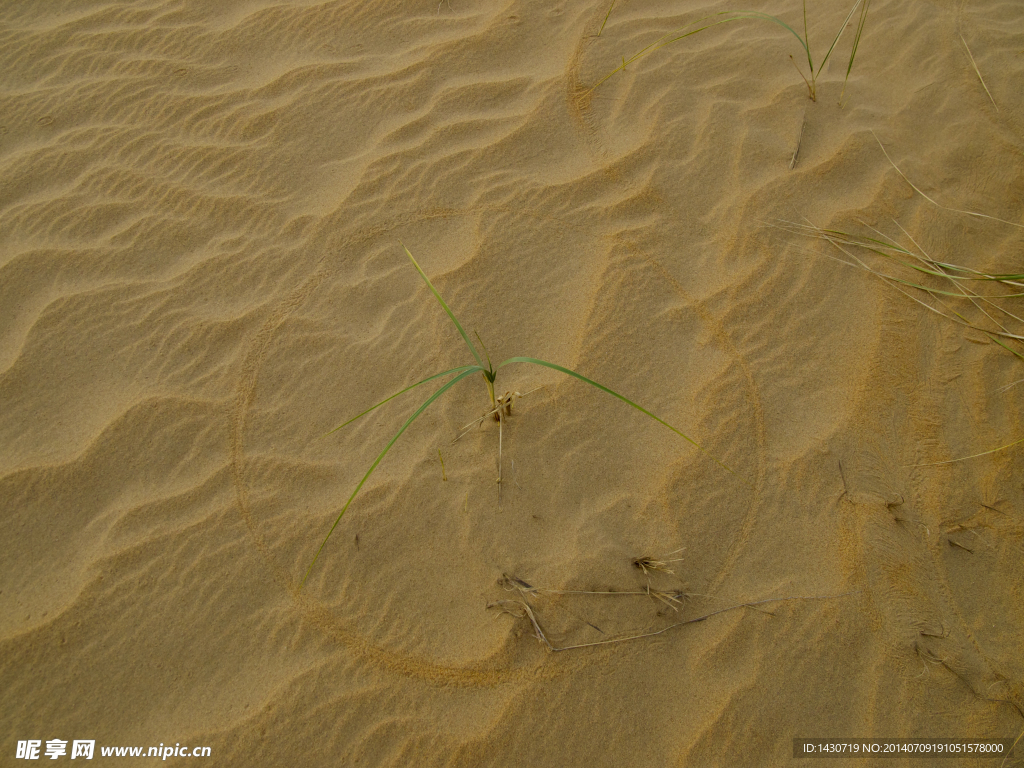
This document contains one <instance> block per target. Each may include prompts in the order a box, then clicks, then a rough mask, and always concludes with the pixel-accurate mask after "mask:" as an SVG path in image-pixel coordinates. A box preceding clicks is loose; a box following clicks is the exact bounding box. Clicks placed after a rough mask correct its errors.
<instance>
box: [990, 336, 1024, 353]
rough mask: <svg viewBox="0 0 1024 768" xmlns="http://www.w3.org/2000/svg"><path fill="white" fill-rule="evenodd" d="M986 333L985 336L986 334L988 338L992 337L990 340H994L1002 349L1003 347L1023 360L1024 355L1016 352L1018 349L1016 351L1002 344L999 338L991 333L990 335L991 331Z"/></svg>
mask: <svg viewBox="0 0 1024 768" xmlns="http://www.w3.org/2000/svg"><path fill="white" fill-rule="evenodd" d="M986 335H987V336H988V337H989V338H990V339H992V341H994V342H995V343H996V344H998V345H999V346H1000V347H1002V348H1003V349H1005V350H1006V351H1007V352H1009V353H1010V354H1011V355H1016V356H1017V357H1019V358H1020V359H1021V360H1024V355H1022V354H1021V353H1020V352H1018V351H1017V350H1016V349H1012V348H1011V347H1008V346H1006V345H1005V344H1003V342H1001V341H1000V340H999V339H997V338H996V337H995V336H993V335H992V334H991V333H989V334H986Z"/></svg>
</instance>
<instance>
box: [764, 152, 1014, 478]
mask: <svg viewBox="0 0 1024 768" xmlns="http://www.w3.org/2000/svg"><path fill="white" fill-rule="evenodd" d="M897 170H899V169H897ZM915 189H916V187H915ZM922 194H923V193H922ZM929 199H930V198H929ZM964 213H971V212H969V211H965V212H964ZM972 215H977V214H972ZM987 218H991V217H987ZM894 223H895V222H894ZM1007 223H1012V222H1007ZM896 226H897V227H898V228H899V229H900V231H901V232H902V233H903V235H904V236H905V237H906V238H907V240H908V241H909V242H910V243H911V244H912V247H909V246H903V245H900V244H899V243H897V242H896V241H895V240H893V239H891V238H889V237H888V236H886V235H885V234H883V233H881V232H879V231H878V230H877V229H875V228H874V227H871V228H870V229H871V230H872V231H873V232H874V235H876V236H864V235H854V234H850V233H848V232H844V231H841V230H836V229H822V228H821V227H816V226H814V225H812V224H797V223H793V222H782V223H781V224H780V227H781V228H782V229H784V230H786V231H788V232H791V233H793V234H798V235H806V236H809V237H814V238H818V239H821V240H824V241H826V242H828V243H829V244H831V245H832V246H833V247H835V248H836V249H837V250H838V251H839V252H840V253H842V254H843V256H845V258H838V259H837V260H838V261H840V262H842V263H844V264H847V265H849V266H852V267H855V268H858V269H861V270H864V271H865V272H868V273H870V274H872V275H874V276H875V277H877V278H879V279H880V280H882V281H883V282H885V283H887V284H888V285H890V286H892V287H893V288H895V289H896V290H898V291H900V292H901V293H903V294H904V295H905V296H907V297H908V298H910V299H911V300H913V301H915V302H917V303H918V304H920V305H921V306H923V307H925V308H926V309H928V310H930V311H932V312H934V313H936V314H938V315H941V316H942V317H945V318H946V319H947V320H951V321H952V322H955V323H957V324H959V325H962V326H964V327H966V328H971V329H973V330H975V331H977V332H980V333H982V334H984V335H985V336H987V337H988V338H989V340H990V341H992V342H994V343H996V344H998V345H999V346H1000V347H1002V348H1003V349H1005V350H1006V351H1007V352H1009V353H1010V354H1012V355H1014V356H1015V357H1017V358H1018V359H1019V360H1020V361H1021V362H1024V311H1022V310H1021V309H1020V308H1017V307H1016V306H1014V305H1013V303H1014V302H1016V303H1020V301H1021V300H1022V299H1024V273H1021V272H1009V273H997V272H983V271H980V270H976V269H972V268H970V267H964V266H959V265H956V264H951V263H949V262H946V261H939V260H938V259H934V258H932V257H931V256H929V255H928V254H927V253H926V252H925V250H924V249H923V248H922V247H921V245H920V244H919V243H918V242H917V241H916V240H915V239H914V238H913V236H911V234H910V233H909V232H907V231H906V230H905V229H904V228H903V227H901V226H900V225H899V224H898V223H897V224H896ZM858 253H859V254H863V255H864V256H865V257H866V256H867V254H874V257H880V258H881V259H882V261H880V262H876V263H869V262H868V261H866V260H865V258H861V256H860V255H858ZM882 265H888V266H884V267H883V266H882ZM1016 383H1019V382H1016ZM1020 443H1024V438H1021V439H1019V440H1014V441H1013V442H1010V443H1007V444H1006V445H1001V446H999V447H998V448H993V449H991V450H987V451H983V452H981V453H976V454H973V455H971V456H964V457H962V458H959V459H951V460H949V461H938V462H933V463H931V464H926V465H921V466H934V465H938V464H951V463H953V462H956V461H966V460H968V459H975V458H978V457H979V456H987V455H989V454H992V453H997V452H999V451H1003V450H1006V449H1007V448H1012V447H1013V446H1015V445H1019V444H1020Z"/></svg>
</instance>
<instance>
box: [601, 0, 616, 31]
mask: <svg viewBox="0 0 1024 768" xmlns="http://www.w3.org/2000/svg"><path fill="white" fill-rule="evenodd" d="M614 7H615V0H612V4H611V5H609V6H608V13H606V14H605V15H604V21H602V22H601V28H600V29H599V30H598V31H597V36H598V37H600V36H601V33H602V32H604V25H605V24H607V23H608V17H609V16H611V15H612V8H614Z"/></svg>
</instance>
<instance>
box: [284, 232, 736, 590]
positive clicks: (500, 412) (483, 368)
mask: <svg viewBox="0 0 1024 768" xmlns="http://www.w3.org/2000/svg"><path fill="white" fill-rule="evenodd" d="M402 248H403V249H405V253H406V255H407V256H408V257H409V261H411V262H412V265H413V266H414V267H415V268H416V271H417V272H419V273H420V277H422V278H423V281H424V282H425V283H426V284H427V287H428V288H430V291H431V293H433V294H434V297H435V298H436V299H437V301H438V303H440V305H441V306H442V307H443V308H444V311H445V312H447V313H448V317H450V318H451V320H452V323H454V324H455V327H456V328H457V329H458V331H459V335H461V336H462V339H463V341H465V342H466V346H467V347H468V348H469V352H470V354H471V355H472V356H473V360H474V361H475V362H474V363H472V364H470V365H463V366H459V367H458V368H451V369H449V370H447V371H442V372H441V373H435V374H434V375H433V376H428V377H427V378H425V379H422V380H421V381H418V382H416V383H415V384H413V385H411V386H408V387H406V388H405V389H403V390H401V391H400V392H396V393H395V394H393V395H391V397H387V398H385V399H384V400H381V401H380V402H379V403H377V404H376V405H374V406H371V407H370V408H367V409H366V410H365V411H363V412H362V413H360V414H358V415H357V416H354V417H353V418H351V419H349V420H348V421H346V422H345V423H344V424H341V425H340V426H338V427H335V428H334V429H332V430H331V431H330V432H328V433H327V434H332V433H334V432H337V431H338V430H339V429H341V428H342V427H345V426H347V425H349V424H351V423H352V422H353V421H356V420H357V419H359V418H361V417H362V416H365V415H366V414H368V413H370V412H371V411H373V410H375V409H377V408H379V407H380V406H382V405H384V404H385V403H387V402H390V401H391V400H394V399H395V398H396V397H398V396H399V395H402V394H404V393H406V392H408V391H409V390H411V389H415V388H416V387H418V386H420V385H422V384H426V383H427V382H429V381H434V380H435V379H440V378H443V377H445V376H450V377H452V378H450V379H449V380H448V381H447V382H446V383H445V384H444V385H443V386H441V388H440V389H438V390H437V391H436V392H434V394H432V395H431V396H430V397H428V398H427V399H426V400H425V401H423V403H422V404H421V405H420V406H419V407H418V408H417V409H416V410H415V411H413V413H412V415H411V416H410V417H409V418H408V419H406V421H405V423H404V424H402V427H401V429H399V430H398V432H397V433H396V434H395V436H394V437H392V438H391V440H390V441H389V442H388V444H387V445H386V446H384V450H382V451H381V452H380V454H378V456H377V458H376V459H374V461H373V464H371V465H370V468H369V469H368V470H367V472H366V474H365V475H363V477H362V479H361V480H360V481H359V483H358V485H356V487H355V490H354V491H352V495H351V496H349V498H348V501H346V502H345V506H343V507H342V508H341V512H339V513H338V516H337V518H336V519H335V520H334V524H333V525H332V526H331V528H330V530H329V531H328V532H327V535H326V536H325V537H324V540H323V542H321V544H320V548H319V549H318V550H317V552H316V555H315V556H314V557H313V561H312V562H311V563H310V564H309V568H308V570H307V571H306V575H305V576H303V578H302V585H304V584H305V583H306V579H308V578H309V574H310V573H311V572H312V571H313V566H314V565H316V561H317V559H318V558H319V557H320V553H321V552H323V549H324V547H325V546H326V544H327V540H328V539H330V537H331V534H332V533H334V529H335V528H337V527H338V523H340V522H341V518H342V517H343V516H344V514H345V512H346V511H347V510H348V508H349V507H350V506H351V505H352V501H353V500H354V499H355V497H356V495H357V494H358V493H359V491H360V489H361V488H362V487H363V485H364V484H365V483H366V481H367V480H368V479H369V478H370V475H372V474H373V472H374V470H375V469H377V465H379V464H380V462H381V460H382V459H383V458H384V457H385V456H386V455H387V453H388V451H390V450H391V447H392V446H393V445H394V444H395V442H396V441H397V440H398V438H399V437H401V436H402V434H403V433H404V432H405V430H406V429H408V428H409V425H410V424H412V423H413V422H414V421H415V420H416V419H417V418H418V417H419V415H420V414H421V413H423V412H424V411H425V410H426V409H427V408H428V407H429V406H430V404H431V403H433V402H434V401H435V400H437V399H438V398H439V397H441V395H443V394H444V393H445V392H447V391H448V390H449V389H451V388H452V387H454V386H455V385H456V384H458V383H459V382H460V381H462V380H463V379H465V378H468V377H470V376H472V375H474V374H477V373H479V374H480V375H481V377H482V378H483V380H484V383H485V384H486V386H487V394H488V397H489V398H490V401H491V411H490V412H489V413H488V414H485V416H484V418H486V416H489V415H493V416H494V418H495V420H497V421H498V424H499V428H500V425H501V423H502V421H503V420H504V418H506V417H507V416H509V415H511V412H512V402H513V400H514V398H515V396H519V393H518V392H515V393H506V394H505V395H502V396H501V397H496V396H495V394H494V381H495V379H496V378H497V375H498V371H499V370H501V369H502V368H504V367H505V366H506V365H512V364H514V363H529V364H531V365H539V366H543V367H545V368H551V369H552V370H555V371H559V372H561V373H564V374H567V375H569V376H572V377H574V378H576V379H579V380H580V381H582V382H585V383H586V384H589V385H590V386H592V387H596V388H597V389H600V390H601V391H602V392H607V393H608V394H609V395H611V396H613V397H616V398H618V399H619V400H621V401H622V402H624V403H626V404H627V405H630V406H632V407H633V408H635V409H636V410H638V411H640V412H641V413H643V414H645V415H646V416H649V417H650V418H652V419H654V420H655V421H657V422H658V423H659V424H663V425H664V426H666V427H668V428H669V429H671V430H672V431H673V432H675V433H676V434H677V435H679V436H680V437H682V438H683V439H684V440H686V441H687V442H688V443H690V444H691V445H693V446H694V447H695V448H697V449H698V450H700V451H701V452H703V453H707V452H706V451H704V449H703V448H701V446H699V445H698V444H697V443H696V442H694V441H693V440H692V439H691V438H689V437H687V436H686V435H684V434H683V433H682V432H680V431H679V430H678V429H676V428H675V427H673V426H672V425H671V424H669V423H668V422H666V421H663V420H662V419H660V418H658V417H657V416H655V415H654V414H653V413H651V412H650V411H648V410H647V409H645V408H643V407H642V406H640V405H637V404H636V403H635V402H633V401H632V400H630V399H629V398H627V397H624V396H623V395H620V394H619V393H618V392H616V391H615V390H613V389H609V388H608V387H606V386H604V385H603V384H599V383H598V382H596V381H594V380H593V379H588V378H587V377H586V376H584V375H582V374H580V373H577V372H576V371H573V370H570V369H569V368H565V367H563V366H561V365H557V364H555V363H549V362H547V361H546V360H539V359H537V358H535V357H510V358H509V359H508V360H505V361H504V362H502V363H499V364H498V365H492V364H491V359H490V356H489V355H488V354H487V349H486V348H485V347H484V344H483V341H482V340H481V339H480V337H479V335H477V340H478V341H480V351H482V352H483V355H482V356H481V354H480V351H478V350H477V348H476V346H475V345H474V344H473V342H472V341H471V340H470V338H469V335H468V334H467V333H466V331H465V329H464V328H463V327H462V324H461V323H460V322H459V320H458V318H456V317H455V314H454V313H453V312H452V310H451V308H450V307H449V306H448V304H447V303H445V300H444V299H443V298H441V294H440V293H438V292H437V289H436V288H435V287H434V284H433V283H431V282H430V278H429V277H427V274H426V272H424V271H423V268H422V267H420V265H419V263H418V262H417V261H416V259H415V258H414V257H413V255H412V253H410V252H409V249H408V248H406V247H405V245H403V246H402ZM485 360H486V364H485V362H484V361H485ZM499 450H500V441H499ZM709 455H710V454H709ZM711 458H712V460H713V461H715V463H717V464H718V465H719V466H721V467H722V468H723V469H725V470H726V471H728V472H730V473H732V474H736V473H735V472H733V470H731V469H729V467H727V466H726V465H725V464H723V463H722V462H721V461H719V460H718V459H716V458H714V457H713V456H712V457H711ZM498 482H499V489H500V483H501V476H500V469H499V476H498ZM499 492H500V491H499ZM300 586H301V585H300Z"/></svg>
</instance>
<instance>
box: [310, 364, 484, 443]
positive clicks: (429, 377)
mask: <svg viewBox="0 0 1024 768" xmlns="http://www.w3.org/2000/svg"><path fill="white" fill-rule="evenodd" d="M477 367H478V366H475V365H463V366H461V367H459V368H452V369H451V370H450V371H442V372H441V373H435V374H434V375H433V376H428V377H427V378H425V379H423V380H422V381H417V382H416V383H415V384H413V385H412V386H411V387H406V388H405V389H403V390H402V391H401V392H396V393H395V394H393V395H392V396H391V397H388V398H385V399H384V400H381V401H380V402H379V403H377V404H376V405H374V406H371V407H369V408H367V409H366V410H365V411H363V412H362V413H360V414H359V415H358V416H353V417H352V418H351V419H349V420H348V421H346V422H345V423H344V424H342V425H341V426H339V427H335V428H334V429H332V430H331V431H330V432H325V433H324V434H323V435H321V437H327V435H333V434H334V433H335V432H337V431H338V430H339V429H341V427H347V426H348V425H349V424H351V423H352V422H353V421H356V420H357V419H361V418H362V417H363V416H365V415H366V414H368V413H369V412H370V411H373V410H375V409H377V408H380V407H381V406H382V405H384V403H387V402H390V401H391V400H394V399H395V398H396V397H398V396H399V395H404V394H405V393H406V392H408V391H409V390H410V389H415V388H416V387H418V386H419V385H420V384H426V383H427V382H428V381H433V380H434V379H439V378H441V377H442V376H447V375H448V374H449V373H458V372H459V371H465V370H468V369H470V368H477Z"/></svg>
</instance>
